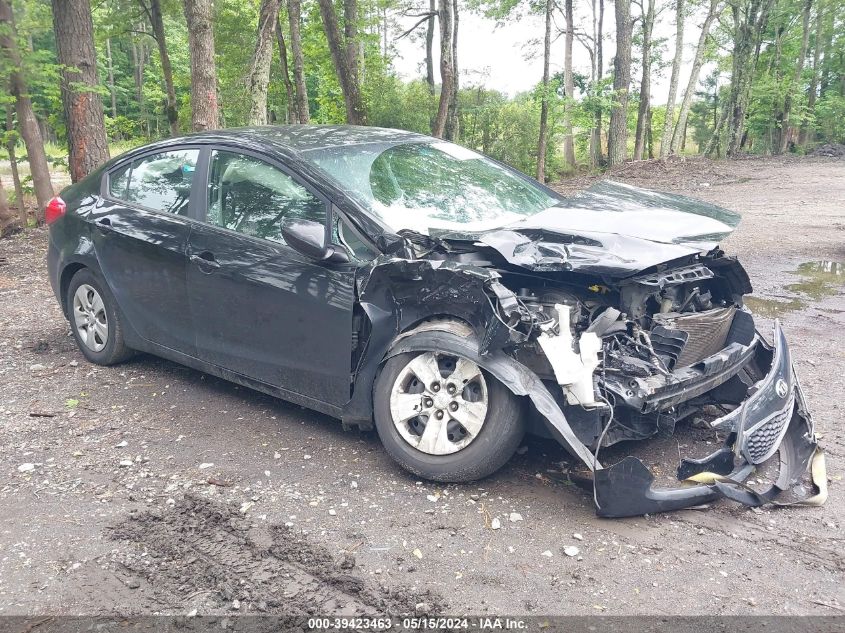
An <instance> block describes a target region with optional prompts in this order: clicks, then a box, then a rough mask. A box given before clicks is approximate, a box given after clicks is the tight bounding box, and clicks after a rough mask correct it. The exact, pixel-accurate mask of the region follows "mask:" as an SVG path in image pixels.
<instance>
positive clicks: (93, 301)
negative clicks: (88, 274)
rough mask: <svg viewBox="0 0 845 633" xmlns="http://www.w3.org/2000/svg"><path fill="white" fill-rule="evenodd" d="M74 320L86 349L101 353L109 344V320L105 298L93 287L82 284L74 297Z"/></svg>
mask: <svg viewBox="0 0 845 633" xmlns="http://www.w3.org/2000/svg"><path fill="white" fill-rule="evenodd" d="M73 319H74V323H75V324H76V331H77V333H78V334H79V340H81V341H82V342H83V343H84V345H85V347H87V348H88V349H90V350H91V351H93V352H101V351H102V350H103V349H104V348H105V346H106V344H107V343H108V342H109V319H108V316H107V315H106V306H105V304H104V303H103V298H102V297H101V296H100V293H99V292H97V291H96V289H94V287H93V286H89V285H88V284H82V285H81V286H79V288H77V289H76V292H75V293H74V295H73Z"/></svg>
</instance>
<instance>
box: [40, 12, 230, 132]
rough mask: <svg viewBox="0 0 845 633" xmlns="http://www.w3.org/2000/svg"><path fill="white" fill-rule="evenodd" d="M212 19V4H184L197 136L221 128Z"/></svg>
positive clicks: (192, 102) (193, 127)
mask: <svg viewBox="0 0 845 633" xmlns="http://www.w3.org/2000/svg"><path fill="white" fill-rule="evenodd" d="M56 1H57V0H53V2H56ZM59 1H63V0H59ZM212 17H213V10H212V0H185V21H186V22H187V24H188V49H189V51H190V54H191V128H192V129H193V131H194V132H204V131H206V130H215V129H217V128H219V127H220V111H219V108H218V105H217V69H216V67H215V65H214V28H213V24H212Z"/></svg>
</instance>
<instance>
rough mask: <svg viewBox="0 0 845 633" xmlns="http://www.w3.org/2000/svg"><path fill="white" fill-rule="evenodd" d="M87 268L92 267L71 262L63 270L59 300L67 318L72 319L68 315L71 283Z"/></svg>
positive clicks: (60, 279)
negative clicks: (68, 297)
mask: <svg viewBox="0 0 845 633" xmlns="http://www.w3.org/2000/svg"><path fill="white" fill-rule="evenodd" d="M85 268H91V267H90V266H88V265H87V264H83V263H82V262H70V263H68V264H67V265H66V266H65V267H64V268H62V273H61V275H60V276H59V300H60V301H61V305H62V313H63V314H64V315H65V318H70V315H69V314H68V313H67V291H68V288H70V281H71V279H73V276H74V275H76V273H78V272H79V271H80V270H83V269H85Z"/></svg>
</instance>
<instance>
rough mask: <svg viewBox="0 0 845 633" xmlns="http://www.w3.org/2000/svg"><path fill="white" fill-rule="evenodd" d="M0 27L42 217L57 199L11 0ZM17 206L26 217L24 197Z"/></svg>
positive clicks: (0, 0) (1, 8) (3, 5)
mask: <svg viewBox="0 0 845 633" xmlns="http://www.w3.org/2000/svg"><path fill="white" fill-rule="evenodd" d="M0 25H2V26H3V31H2V33H0V47H2V49H3V52H4V53H5V57H6V59H5V60H4V61H5V62H6V63H5V64H4V65H5V66H6V67H7V68H8V71H7V72H8V76H9V87H10V90H11V93H12V97H14V100H15V110H16V111H17V115H18V125H19V126H20V131H21V136H22V137H23V140H24V144H25V145H26V153H27V159H28V161H29V169H30V173H31V175H32V186H33V188H34V189H35V199H36V201H37V202H38V211H39V212H38V214H36V217H40V215H41V214H43V212H44V209H45V208H46V207H47V203H48V202H50V198H52V197H53V185H52V183H51V182H50V170H49V168H48V166H47V155H46V153H45V152H44V142H43V140H42V138H41V131H40V129H39V127H38V121H37V120H36V118H35V112H34V110H33V108H32V99H31V98H30V96H29V89H28V87H27V84H26V80H25V79H24V74H23V69H22V67H21V55H20V51H19V49H18V42H17V38H18V33H17V28H16V27H15V18H14V13H13V12H12V4H11V2H10V0H0ZM9 158H10V159H11V160H13V161H14V154H10V155H9ZM17 203H18V205H19V209H20V210H21V213H22V214H24V215H23V216H22V217H25V213H26V212H25V210H24V207H23V198H22V197H20V198H18V200H17Z"/></svg>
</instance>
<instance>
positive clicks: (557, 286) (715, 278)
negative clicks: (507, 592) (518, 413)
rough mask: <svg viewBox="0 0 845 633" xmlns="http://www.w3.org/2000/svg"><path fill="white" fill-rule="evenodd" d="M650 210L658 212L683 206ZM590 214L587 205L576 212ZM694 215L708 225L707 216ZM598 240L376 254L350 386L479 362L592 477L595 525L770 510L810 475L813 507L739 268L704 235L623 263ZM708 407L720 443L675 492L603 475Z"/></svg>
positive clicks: (513, 239)
mask: <svg viewBox="0 0 845 633" xmlns="http://www.w3.org/2000/svg"><path fill="white" fill-rule="evenodd" d="M608 186H609V187H610V189H611V192H610V193H614V191H612V189H613V187H614V186H615V185H612V184H611V185H605V189H607V187H608ZM630 189H631V188H627V187H626V188H625V192H624V193H625V195H630V193H631V192H630ZM639 191H642V190H639ZM598 193H599V194H601V195H602V196H606V195H609V194H608V193H607V192H606V191H602V190H599V192H598ZM616 193H618V192H616ZM648 195H650V192H643V193H642V197H643V198H644V199H647V198H648ZM655 195H659V196H661V200H660V203H661V204H662V205H664V206H667V205H668V204H669V203H670V202H671V203H673V204H676V205H687V206H691V203H693V202H694V201H690V200H689V199H686V198H680V197H674V198H677V200H671V198H673V197H672V196H668V194H655ZM599 197H601V196H599ZM599 202H600V201H599ZM594 203H596V201H595V200H591V199H590V198H589V196H588V197H587V200H586V202H582V206H584V207H590V205H591V204H594ZM576 206H577V205H576ZM701 206H702V207H705V208H704V210H703V211H701V213H702V214H703V215H706V216H710V217H712V215H713V214H714V213H715V212H714V211H713V210H712V208H707V207H708V205H703V204H702V205H701ZM696 212H697V211H696ZM608 235H609V234H602V235H600V234H595V233H590V232H588V231H579V232H578V233H577V234H576V233H574V232H571V233H570V232H567V231H565V230H564V229H563V228H561V229H559V232H558V233H554V234H553V233H552V232H551V231H549V230H542V231H539V230H535V229H532V228H530V227H526V228H520V229H519V230H499V231H493V232H487V233H484V234H482V235H454V234H445V235H439V236H432V235H429V236H423V235H419V234H414V233H409V234H406V235H403V236H402V239H401V241H399V242H394V243H393V244H389V245H385V246H386V248H385V249H384V250H385V251H386V252H388V254H387V255H384V256H383V257H381V258H379V259H378V260H376V262H374V264H373V266H372V267H370V268H369V269H368V271H367V274H366V275H365V276H363V277H362V278H361V279H360V282H359V304H360V306H361V310H362V312H363V315H364V317H365V318H364V319H363V320H364V321H367V322H368V323H369V328H368V331H367V333H366V334H362V335H359V338H360V340H362V341H364V340H366V344H365V345H362V349H361V350H360V354H359V356H358V357H357V359H356V368H355V371H356V374H355V381H356V384H357V383H358V381H362V384H367V383H366V382H365V381H367V380H368V379H370V377H371V376H372V375H374V373H375V371H376V366H377V364H378V363H379V362H382V359H383V358H388V357H391V356H392V355H396V354H399V353H403V352H409V351H447V352H450V353H455V354H460V355H462V356H464V357H466V358H469V359H471V360H473V361H474V362H477V363H478V365H479V366H480V367H482V368H483V369H485V370H486V371H488V372H489V373H490V374H492V375H493V376H495V377H496V378H497V379H499V380H500V381H501V382H502V383H504V384H505V385H506V386H507V387H508V388H509V389H510V390H511V391H512V392H513V393H514V394H516V395H521V396H527V397H528V399H529V400H530V401H531V404H532V412H533V414H534V418H535V420H534V422H535V425H534V427H533V428H532V430H533V431H534V432H535V433H538V434H545V435H547V436H550V437H553V438H555V439H557V440H558V441H559V442H560V443H561V444H562V445H563V446H564V447H565V448H567V450H568V451H569V452H570V453H572V454H573V455H574V456H576V457H578V458H579V459H580V460H581V462H583V465H584V466H586V468H587V469H589V470H590V471H592V478H593V480H592V484H593V487H594V498H595V501H596V505H597V509H598V513H599V514H600V515H601V516H629V515H636V514H645V513H651V512H658V511H666V510H673V509H679V508H683V507H689V506H692V505H700V504H702V503H707V502H709V501H713V500H715V499H718V498H731V499H734V500H736V501H740V502H742V503H745V504H747V505H752V506H755V505H761V504H764V503H774V502H776V498H777V497H778V496H779V495H780V494H781V493H783V492H784V491H786V490H788V489H790V488H791V487H792V486H793V485H794V484H795V483H796V482H797V481H798V480H799V479H800V478H801V477H802V476H804V474H805V473H806V472H807V471H808V469H810V470H811V474H812V475H813V482H814V483H815V484H816V486H817V487H818V489H819V491H818V494H817V495H816V496H814V497H812V498H810V499H803V500H800V502H802V503H811V504H815V503H820V502H822V501H823V500H824V496H825V491H824V482H823V479H824V477H822V476H821V475H820V473H821V472H823V468H824V463H823V457H822V456H821V453H820V451H818V450H817V445H816V441H815V436H814V430H813V422H812V418H811V416H810V414H809V411H808V410H807V407H806V403H805V402H804V398H803V394H802V392H801V388H800V385H799V383H798V380H797V377H796V376H795V373H794V371H793V368H792V362H791V357H790V354H789V349H788V346H787V344H786V340H785V338H784V337H783V333H782V331H781V328H780V325H779V324H778V323H777V322H776V323H775V327H774V333H773V337H772V342H771V343H769V342H768V341H767V340H766V338H765V337H764V336H763V335H761V334H760V333H759V332H758V331H757V330H756V328H755V324H754V319H753V317H752V315H751V313H750V312H749V311H748V310H747V308H746V307H745V306H744V304H743V296H744V295H746V294H749V293H750V292H751V284H750V282H749V279H748V275H747V274H746V272H745V270H744V269H743V267H742V266H741V264H740V263H739V262H738V261H737V260H736V258H733V257H727V256H725V254H724V253H723V252H722V251H721V250H720V249H719V248H718V247H716V246H715V244H713V243H712V242H709V241H708V240H709V239H710V238H712V236H711V235H709V234H708V235H703V236H700V238H701V239H695V238H694V237H690V236H682V237H679V238H674V239H673V240H671V241H670V242H668V243H662V242H653V243H652V244H651V245H652V246H653V248H649V244H648V241H647V240H644V239H641V238H634V237H630V236H627V237H624V239H623V238H622V236H619V235H611V238H612V239H611V240H610V241H611V242H614V243H617V244H618V243H624V245H625V247H626V248H625V250H624V251H623V250H622V249H621V247H620V250H619V251H618V252H617V251H610V252H609V251H608V248H607V242H608ZM602 240H603V241H602ZM600 247H601V248H600ZM623 252H624V253H631V252H634V253H638V254H641V255H642V257H640V258H638V257H636V256H635V257H622V256H621V253H623ZM666 256H671V258H669V259H666V260H662V261H661V260H660V258H661V257H666ZM655 259H657V260H658V261H657V262H656V263H655V261H654V260H655ZM433 318H436V319H437V321H436V323H437V325H434V326H428V327H426V328H425V331H424V332H421V333H419V334H418V336H416V337H415V338H414V342H413V343H409V339H407V338H406V337H405V335H404V334H402V333H403V332H407V331H408V330H411V329H413V328H415V327H417V328H418V327H419V324H420V323H425V322H426V321H427V320H429V321H430V320H431V319H433ZM450 318H453V319H455V321H456V322H460V323H462V324H468V325H469V326H471V328H472V330H473V331H474V336H473V337H472V338H471V339H468V338H467V337H466V336H463V332H462V331H459V330H458V329H456V328H454V327H451V326H450V325H449V319H450ZM397 335H398V336H397ZM365 399H366V396H362V395H361V394H360V391H359V390H357V389H355V390H353V398H352V400H351V401H350V406H349V407H348V410H347V413H348V415H347V416H345V421H347V422H348V423H357V424H359V425H361V424H362V422H361V419H363V418H364V417H366V414H365V413H364V411H366V405H367V403H366V400H365ZM705 407H709V408H710V409H711V410H716V411H718V412H719V415H718V416H717V417H716V419H715V420H713V422H712V423H711V424H712V427H713V428H718V429H720V430H721V431H723V432H724V433H726V434H727V439H726V441H725V445H724V446H723V447H722V448H720V449H719V450H718V451H716V452H715V453H713V454H712V455H710V456H708V457H707V458H705V459H702V460H693V459H685V460H683V461H682V462H681V464H680V466H679V469H678V478H679V479H680V480H682V481H684V482H685V485H684V486H683V487H680V488H671V489H656V488H653V487H652V485H651V484H652V482H653V479H654V478H653V476H652V474H651V473H650V471H649V470H648V468H647V467H646V466H645V465H644V464H643V463H642V462H641V461H640V460H638V459H636V458H634V457H628V458H626V459H624V460H622V461H621V462H619V463H617V464H615V465H613V466H610V467H604V466H602V464H601V461H600V459H599V458H600V451H601V449H602V448H604V447H607V446H611V445H613V444H617V443H619V442H622V441H628V440H643V439H647V438H650V437H653V436H654V435H656V434H657V433H658V432H661V431H662V432H669V433H671V432H672V431H673V429H674V428H675V425H676V424H677V423H678V422H680V421H682V420H684V419H686V418H689V417H690V416H693V415H696V414H697V413H699V412H701V411H702V410H703V409H704V408H705ZM773 456H774V457H773ZM772 458H774V459H779V460H780V461H779V463H780V468H779V475H778V477H777V479H776V481H774V482H773V483H772V486H771V488H769V489H768V490H764V491H762V492H761V491H756V490H753V489H751V488H749V487H748V486H746V485H745V484H743V483H742V482H743V481H744V480H745V479H746V478H747V477H748V476H749V475H750V474H751V473H752V472H754V471H755V468H756V467H757V466H759V465H761V464H763V463H764V462H766V461H767V460H769V459H772ZM811 463H812V468H810V467H811Z"/></svg>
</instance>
